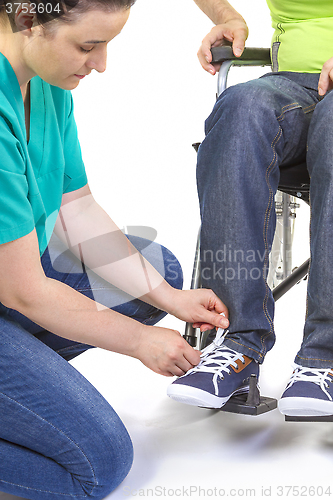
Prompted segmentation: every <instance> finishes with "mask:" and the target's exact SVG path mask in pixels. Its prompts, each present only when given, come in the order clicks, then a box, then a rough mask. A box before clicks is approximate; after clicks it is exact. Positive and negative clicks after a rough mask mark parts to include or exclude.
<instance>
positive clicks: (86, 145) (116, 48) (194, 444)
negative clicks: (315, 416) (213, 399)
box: [73, 0, 333, 499]
mask: <svg viewBox="0 0 333 500" xmlns="http://www.w3.org/2000/svg"><path fill="white" fill-rule="evenodd" d="M233 5H234V6H235V7H236V8H237V10H238V11H239V12H240V13H241V14H242V15H243V16H244V17H245V19H246V20H247V22H248V24H249V28H250V36H249V39H248V46H269V44H270V39H271V34H272V31H271V28H270V17H269V12H268V9H267V6H266V3H265V1H264V0H255V1H252V2H250V1H248V0H238V1H235V2H233ZM211 27H212V23H211V21H210V20H209V19H208V18H207V17H206V16H205V15H204V14H203V13H202V12H201V11H200V10H199V9H198V7H197V6H196V5H195V3H194V2H193V0H138V1H137V4H136V5H135V6H134V7H133V9H132V13H131V16H130V19H129V21H128V24H127V25H126V27H125V28H124V30H123V32H122V34H121V35H120V36H119V37H118V38H117V39H116V40H114V41H113V42H111V44H110V46H109V61H108V69H107V71H106V73H105V74H103V75H99V74H95V75H91V76H90V77H89V78H87V79H86V80H84V81H83V82H81V83H80V86H79V88H78V89H77V90H75V91H74V99H75V111H76V120H77V124H78V129H79V135H80V140H81V145H82V150H83V155H84V159H85V163H86V168H87V172H88V177H89V183H90V186H91V188H92V191H93V193H94V195H95V197H96V199H97V200H98V201H99V203H100V204H101V205H102V206H103V207H104V208H105V210H107V211H108V213H109V214H110V215H111V216H112V217H113V218H114V220H115V221H116V222H117V223H118V225H119V226H120V227H124V226H133V225H142V226H150V227H153V228H155V229H156V230H157V232H158V236H157V241H158V242H160V243H162V244H164V245H165V246H167V247H168V248H170V250H172V251H173V252H174V253H175V255H176V256H177V257H178V259H179V260H180V262H181V264H182V266H183V269H184V274H185V287H186V288H188V287H189V285H190V278H191V272H192V261H193V257H194V247H195V240H196V236H197V231H198V227H199V210H198V202H197V195H196V185H195V163H196V155H195V152H194V150H193V149H192V147H191V144H192V142H197V141H201V140H202V139H203V137H204V132H203V124H204V120H205V118H206V117H207V116H208V114H209V113H210V111H211V108H212V106H213V104H214V100H215V91H216V79H215V78H213V77H212V76H211V75H209V74H207V73H205V72H204V71H203V70H202V69H201V67H200V65H199V63H198V61H197V57H196V52H197V50H198V48H199V45H200V42H201V40H202V38H203V37H204V36H205V35H206V33H208V31H209V30H210V29H211ZM236 71H237V75H236V76H235V78H236V80H237V78H239V77H240V75H239V71H241V70H236ZM245 71H246V70H245ZM242 77H243V76H242ZM239 126H240V127H241V126H242V124H241V123H240V125H239ZM307 215H308V214H307V210H306V209H302V210H301V211H300V216H299V224H298V227H297V232H299V233H300V234H299V235H297V240H298V241H300V242H301V243H300V244H299V245H298V247H299V251H300V252H303V250H304V249H305V250H304V252H305V253H306V251H307ZM304 233H305V234H304ZM297 252H298V250H297ZM301 257H302V256H301ZM301 257H299V259H301V261H302V258H301ZM298 263H300V262H299V261H298V262H296V263H295V264H298ZM305 287H306V284H305V283H304V282H302V283H301V284H300V285H298V286H297V287H296V290H294V291H292V292H290V293H289V294H288V296H286V297H285V298H283V299H281V300H280V301H279V302H278V303H277V313H276V331H277V337H278V340H277V343H276V346H275V348H274V349H273V351H272V352H271V353H269V354H268V356H267V359H266V361H265V364H264V366H263V368H262V372H261V374H262V375H261V386H262V393H264V394H265V395H269V396H273V397H279V396H280V394H281V393H282V391H283V389H284V386H285V384H286V382H287V380H288V378H289V374H290V371H291V363H292V361H293V358H294V355H295V353H296V351H297V348H298V346H299V344H300V341H301V336H302V326H303V318H304V314H305ZM162 324H163V325H164V326H169V327H171V328H176V329H179V330H180V331H183V328H184V325H183V324H182V323H181V322H180V321H178V320H176V319H173V318H171V317H169V318H166V319H165V320H164V321H163V323H162ZM73 364H74V366H76V367H77V368H78V369H79V370H80V371H81V372H82V373H83V374H84V375H85V376H87V378H88V379H89V380H90V381H91V382H92V383H93V384H94V385H95V386H96V387H97V388H98V390H100V391H101V392H102V394H103V395H104V396H105V397H106V398H107V399H108V401H110V403H111V404H112V405H113V406H114V408H115V409H116V411H117V412H118V413H119V415H120V416H121V418H122V419H123V420H124V422H125V424H126V426H127V427H128V430H129V432H130V434H131V437H132V439H133V443H134V447H135V461H134V465H133V468H132V471H131V473H130V474H129V476H128V477H127V479H126V480H125V482H124V483H123V484H122V485H121V486H120V487H119V488H118V489H117V491H116V492H114V493H113V495H111V496H110V498H113V499H121V498H126V497H127V498H132V497H135V496H140V497H143V495H146V497H147V498H159V497H160V496H161V497H172V496H177V494H178V493H179V491H178V490H177V488H181V487H183V486H184V487H185V488H189V487H190V486H193V487H195V486H196V487H201V488H205V489H206V491H205V493H206V497H208V496H211V497H214V496H213V493H214V491H213V490H214V488H215V487H216V488H217V490H220V489H221V488H224V489H225V490H226V493H228V492H229V496H231V495H232V494H233V493H232V492H231V491H230V489H231V488H235V489H243V490H246V488H254V489H255V490H256V497H261V496H262V490H261V487H262V486H264V487H265V488H266V496H268V494H269V493H271V495H270V496H271V498H281V497H282V498H292V497H293V494H294V495H296V494H297V491H296V490H295V489H294V490H293V491H292V492H291V493H289V496H287V490H283V491H282V496H278V494H279V493H281V490H278V486H279V485H281V486H288V485H291V486H302V485H315V486H320V485H323V486H325V487H327V486H329V484H330V478H331V474H330V472H329V471H330V469H328V467H329V466H330V464H331V458H332V443H333V441H332V431H331V425H330V424H320V425H319V424H292V423H289V424H288V423H285V422H284V420H283V417H282V416H281V415H280V414H279V413H278V411H274V412H271V413H268V414H266V415H264V416H260V417H244V416H235V415H231V414H229V415H228V414H223V413H220V412H213V411H207V410H202V409H198V408H192V407H187V406H186V405H181V404H177V403H175V402H173V401H171V400H169V399H168V398H167V397H166V395H165V391H166V387H167V385H168V384H169V382H170V380H169V379H166V378H164V377H160V376H158V375H156V374H154V373H153V372H150V371H149V370H148V369H146V368H145V367H144V366H143V365H141V363H140V362H139V361H137V360H133V359H130V358H125V357H122V356H119V355H117V354H114V353H109V352H105V351H104V352H103V351H101V350H98V349H96V350H93V351H89V352H87V353H85V354H84V355H82V356H80V358H78V359H77V360H75V361H73ZM92 438H93V436H92ZM325 470H326V471H327V472H328V473H326V472H325ZM158 487H161V488H163V487H164V488H166V490H163V489H161V490H158V489H156V490H154V488H158ZM269 487H271V488H272V489H271V490H268V489H267V488H269ZM149 489H150V491H149ZM151 490H154V494H153V492H152V491H151ZM168 490H170V491H168ZM159 492H160V493H161V495H159ZM212 492H213V493H212ZM300 492H301V490H300ZM304 492H305V493H307V494H308V493H309V491H306V490H303V493H304ZM163 493H164V495H163ZM310 493H311V492H310ZM331 493H332V494H333V484H332V491H331ZM319 494H320V490H319ZM191 495H192V496H191V498H203V497H204V491H201V495H200V496H199V493H198V491H197V493H195V492H194V490H191ZM241 496H243V497H247V496H250V493H248V494H247V495H246V492H245V491H244V492H243V493H242V492H239V494H238V497H241ZM252 498H253V494H252ZM323 498H328V497H327V496H323Z"/></svg>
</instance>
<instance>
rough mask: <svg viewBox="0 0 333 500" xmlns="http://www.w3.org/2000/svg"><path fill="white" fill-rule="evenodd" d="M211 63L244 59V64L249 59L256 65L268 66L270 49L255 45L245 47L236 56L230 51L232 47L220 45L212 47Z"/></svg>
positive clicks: (269, 63)
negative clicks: (241, 52)
mask: <svg viewBox="0 0 333 500" xmlns="http://www.w3.org/2000/svg"><path fill="white" fill-rule="evenodd" d="M211 51H212V56H213V60H212V62H213V63H222V62H224V61H230V60H232V61H240V62H239V64H241V61H244V64H246V63H250V62H251V61H252V62H253V63H255V65H256V66H257V65H258V66H261V65H262V66H270V65H271V56H270V49H262V48H257V47H246V48H245V49H244V52H243V54H242V55H241V56H240V57H236V56H235V55H234V53H233V51H232V47H229V46H228V45H221V46H220V47H213V48H212V50H211Z"/></svg>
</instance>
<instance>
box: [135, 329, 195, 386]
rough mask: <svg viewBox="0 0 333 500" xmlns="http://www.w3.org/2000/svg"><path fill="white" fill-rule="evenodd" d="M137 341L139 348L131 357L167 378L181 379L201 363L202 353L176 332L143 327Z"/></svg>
mask: <svg viewBox="0 0 333 500" xmlns="http://www.w3.org/2000/svg"><path fill="white" fill-rule="evenodd" d="M137 341H138V342H137V343H136V344H137V348H136V350H135V351H134V352H133V353H132V354H131V355H132V356H133V357H134V358H137V359H139V360H140V361H141V362H142V363H143V364H144V365H145V366H147V367H148V368H150V369H151V370H153V371H154V372H156V373H159V374H160V375H165V376H166V377H173V376H177V377H180V376H181V375H184V374H185V373H186V372H187V371H188V370H190V368H193V366H196V365H197V364H198V363H199V361H200V352H199V351H196V350H194V349H193V347H191V346H190V345H189V344H188V343H187V342H186V340H184V339H183V337H182V336H181V335H180V333H179V332H177V331H176V330H169V329H167V328H162V327H156V326H146V325H142V328H141V331H140V333H139V336H138V339H137Z"/></svg>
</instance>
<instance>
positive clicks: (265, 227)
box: [259, 106, 287, 357]
mask: <svg viewBox="0 0 333 500" xmlns="http://www.w3.org/2000/svg"><path fill="white" fill-rule="evenodd" d="M286 107H287V106H284V108H286ZM284 108H282V109H284ZM280 116H284V112H282V114H281V115H280ZM281 135H282V129H281V128H279V131H278V132H277V134H276V136H275V137H274V139H273V141H272V142H271V148H272V150H273V159H272V161H271V163H270V164H269V165H268V167H267V170H266V175H265V178H266V183H267V187H268V189H269V199H268V204H267V208H266V213H265V220H264V225H263V238H264V245H265V260H264V265H263V280H264V283H265V289H266V294H265V298H264V301H263V304H262V307H263V312H264V315H265V316H266V318H267V321H268V323H269V325H270V330H269V332H268V333H267V334H266V335H264V336H262V337H261V340H260V341H261V345H262V353H259V355H260V356H261V357H264V356H265V354H266V349H265V346H264V342H265V340H266V338H267V337H268V336H269V335H271V333H273V319H272V318H271V317H270V315H269V313H268V310H267V301H268V297H269V292H270V288H269V286H268V283H267V280H266V278H265V269H266V268H267V265H268V255H269V252H268V245H267V232H268V226H269V220H270V217H271V213H272V209H273V205H274V193H273V189H272V186H271V184H270V182H269V176H270V174H271V172H272V170H273V168H274V167H275V165H276V164H277V154H276V149H275V147H276V144H277V142H278V141H279V139H280V138H281Z"/></svg>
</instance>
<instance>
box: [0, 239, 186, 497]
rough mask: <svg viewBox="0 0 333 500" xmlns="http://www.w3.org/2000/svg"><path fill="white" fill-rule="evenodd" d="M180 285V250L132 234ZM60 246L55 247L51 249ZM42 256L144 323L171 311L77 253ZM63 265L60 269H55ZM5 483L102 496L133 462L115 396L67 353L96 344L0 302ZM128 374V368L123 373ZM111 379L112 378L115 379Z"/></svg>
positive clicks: (39, 492) (0, 452)
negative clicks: (112, 281)
mask: <svg viewBox="0 0 333 500" xmlns="http://www.w3.org/2000/svg"><path fill="white" fill-rule="evenodd" d="M130 239H131V241H132V243H133V244H134V246H136V248H137V249H139V250H140V249H141V250H142V253H143V255H144V256H145V257H146V258H147V260H149V261H150V262H151V263H152V264H153V265H154V266H155V267H156V268H157V269H158V270H159V271H160V272H161V273H162V274H163V275H164V277H165V279H166V280H167V281H168V282H169V283H170V284H171V285H172V286H174V287H175V288H181V286H182V271H181V268H180V265H179V263H178V261H177V260H176V258H175V257H174V256H173V255H172V254H171V252H169V251H168V250H166V249H165V248H163V247H160V246H159V245H157V244H155V243H150V242H147V240H143V239H140V238H136V237H130ZM50 253H51V254H53V251H52V252H50ZM50 253H49V252H48V251H46V252H45V253H44V255H43V257H42V264H43V268H44V271H45V274H46V275H47V276H49V277H52V278H54V279H58V280H60V281H62V282H64V283H66V284H67V285H69V286H71V287H73V288H74V289H76V290H78V291H79V292H81V293H83V294H85V295H88V296H90V297H91V298H96V300H99V302H102V303H104V305H112V304H117V305H116V306H115V307H114V309H116V310H117V311H119V312H121V313H123V314H126V315H128V316H130V317H132V318H134V319H136V320H137V321H140V322H142V323H145V324H150V325H152V324H155V323H156V322H158V321H159V320H160V319H161V318H162V317H163V316H165V314H166V313H164V312H162V311H159V310H157V309H155V308H154V307H152V306H149V305H148V304H145V303H143V302H141V301H140V300H138V299H134V300H129V301H128V297H126V296H125V295H124V294H123V293H122V292H120V291H119V290H116V289H114V288H112V286H111V285H109V284H108V283H106V282H104V281H103V280H101V279H100V278H98V277H97V276H96V277H95V279H94V277H93V276H92V275H90V279H88V276H87V274H86V273H84V272H82V266H81V264H80V262H79V261H78V260H77V259H76V258H75V257H73V256H70V255H67V254H64V255H60V256H59V258H60V259H61V263H60V264H59V261H58V262H54V263H53V265H52V263H51V259H50ZM55 267H58V269H59V270H58V271H57V270H55ZM0 346H1V347H0V491H4V492H6V493H11V494H14V495H18V496H21V497H24V498H28V499H33V500H35V499H38V500H58V499H60V498H63V499H70V498H93V499H102V498H104V497H105V496H107V495H108V494H109V493H110V492H111V491H112V490H113V489H114V488H116V487H117V486H118V485H119V484H120V483H121V481H122V480H123V479H124V478H125V476H126V475H127V473H128V472H129V470H130V467H131V464H132V459H133V450H132V443H131V439H130V437H129V435H128V433H127V430H126V429H125V427H124V425H123V423H122V422H121V420H120V418H119V417H118V415H117V414H116V413H115V411H114V410H113V408H112V407H111V406H110V405H109V403H108V402H107V401H106V400H105V399H104V398H103V397H102V396H101V395H100V394H99V392H98V391H97V390H96V389H95V388H94V387H93V386H92V385H91V384H90V383H89V382H88V381H87V380H86V379H85V378H84V377H83V376H82V375H81V374H80V373H79V372H78V371H77V370H75V368H74V367H73V366H71V365H70V364H69V363H68V362H67V361H66V360H68V359H71V358H73V357H74V356H76V355H78V354H80V353H81V352H83V351H85V350H86V349H89V347H90V346H87V345H85V344H79V343H75V342H72V341H69V340H66V339H63V338H61V337H58V336H56V335H54V334H52V333H50V332H47V331H45V330H43V329H42V328H41V327H39V326H38V325H36V324H34V323H32V322H31V321H30V320H28V319H27V318H25V317H24V316H22V315H21V314H19V313H18V312H16V311H13V310H11V309H8V308H6V307H4V306H3V305H1V304H0ZM119 376H121V373H120V374H119ZM111 383H112V382H111Z"/></svg>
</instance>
